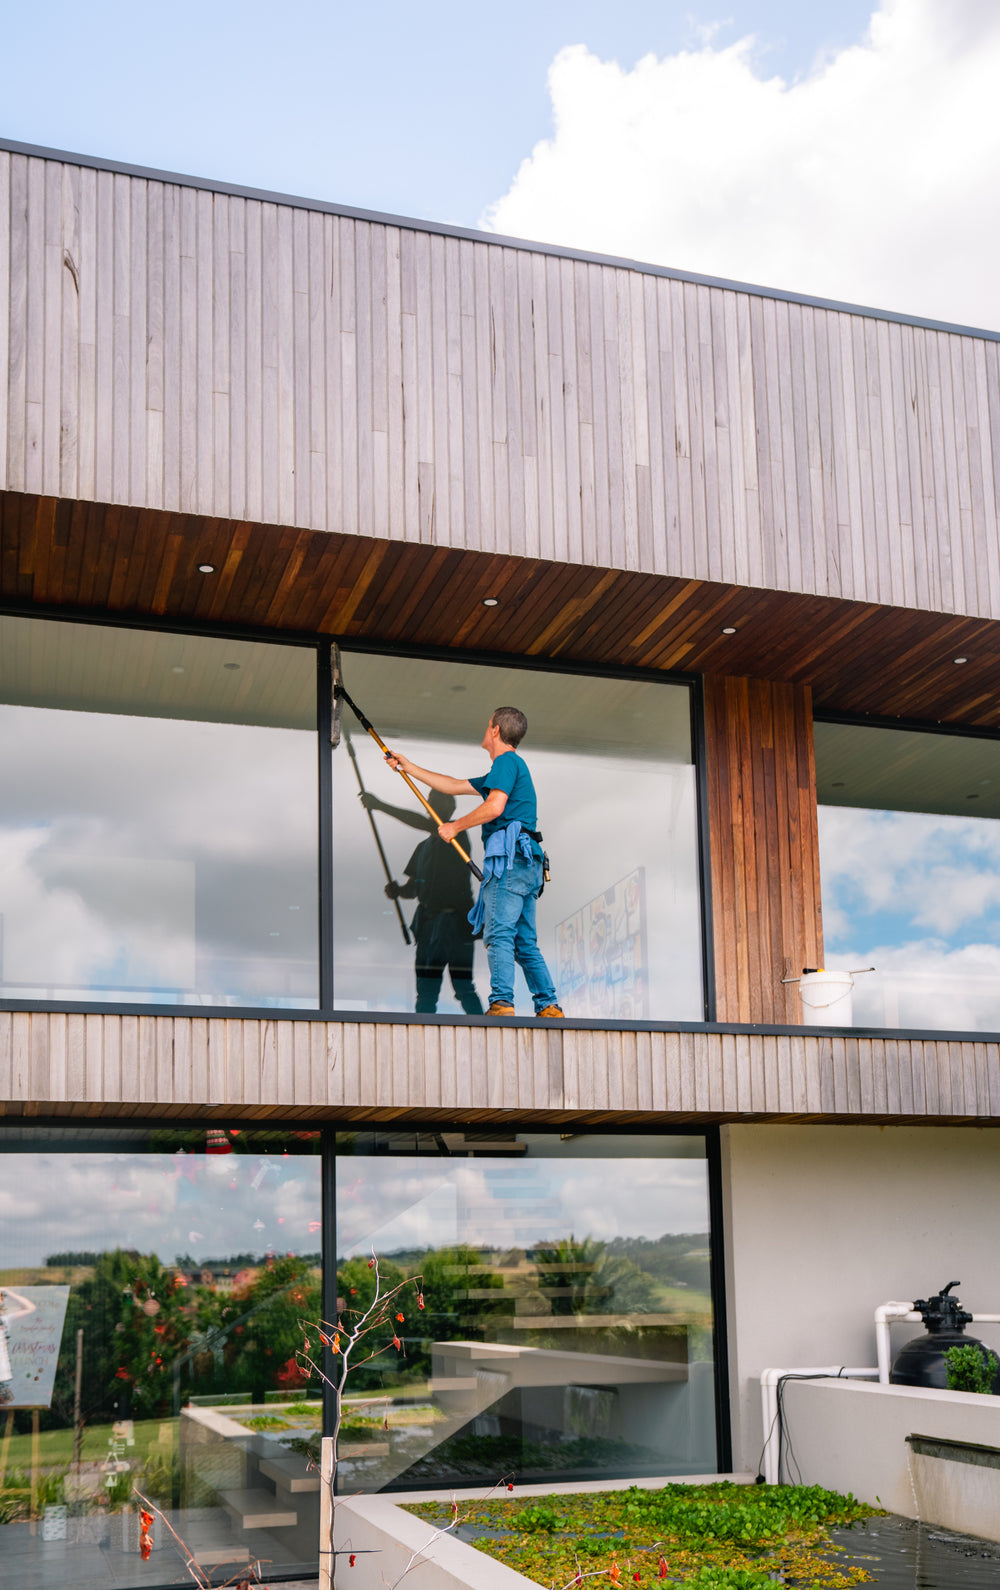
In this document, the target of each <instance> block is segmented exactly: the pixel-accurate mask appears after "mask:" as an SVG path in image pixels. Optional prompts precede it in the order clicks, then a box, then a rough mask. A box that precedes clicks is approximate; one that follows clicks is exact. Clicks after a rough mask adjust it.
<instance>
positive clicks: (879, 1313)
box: [875, 1303, 1000, 1386]
mask: <svg viewBox="0 0 1000 1590" xmlns="http://www.w3.org/2000/svg"><path fill="white" fill-rule="evenodd" d="M922 1318H923V1316H922V1315H921V1314H918V1313H916V1311H915V1310H914V1307H913V1304H912V1303H880V1304H879V1306H878V1308H877V1309H876V1310H875V1353H876V1357H877V1358H878V1378H879V1382H880V1384H881V1385H883V1386H887V1385H888V1384H889V1369H890V1365H891V1363H892V1348H891V1346H890V1342H889V1325H890V1323H891V1322H892V1321H893V1320H913V1321H917V1320H920V1319H922ZM972 1321H973V1324H975V1325H1000V1314H973V1316H972Z"/></svg>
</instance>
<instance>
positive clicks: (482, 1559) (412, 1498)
mask: <svg viewBox="0 0 1000 1590" xmlns="http://www.w3.org/2000/svg"><path fill="white" fill-rule="evenodd" d="M332 1446H333V1443H332V1441H330V1439H329V1438H327V1439H325V1440H324V1442H323V1481H324V1483H323V1490H322V1503H323V1507H322V1512H321V1516H320V1573H319V1590H387V1586H392V1585H395V1584H396V1582H397V1580H398V1579H399V1577H400V1575H401V1574H402V1573H403V1572H404V1570H406V1569H407V1565H408V1564H409V1563H410V1562H411V1561H412V1559H413V1558H414V1555H416V1556H417V1558H418V1559H419V1560H418V1561H417V1562H416V1563H415V1564H414V1566H413V1567H412V1568H410V1569H409V1571H408V1572H407V1574H406V1580H405V1584H406V1590H538V1586H537V1584H535V1582H534V1580H531V1579H526V1578H525V1577H524V1575H523V1574H520V1573H515V1572H514V1570H513V1569H512V1568H507V1567H506V1566H505V1565H504V1564H503V1563H499V1562H494V1560H493V1559H492V1558H491V1557H487V1556H486V1555H485V1554H484V1553H483V1552H481V1551H477V1550H476V1549H475V1547H474V1546H468V1545H466V1543H465V1541H464V1540H456V1539H454V1537H453V1536H451V1535H440V1534H438V1533H437V1532H436V1530H434V1529H433V1528H432V1527H431V1525H430V1524H427V1523H425V1522H424V1520H423V1519H420V1518H414V1516H413V1514H412V1513H407V1512H405V1511H404V1506H405V1504H408V1503H411V1502H429V1501H443V1502H445V1503H450V1502H451V1501H452V1500H453V1499H454V1500H457V1501H458V1503H459V1506H460V1507H461V1505H462V1503H463V1502H474V1501H480V1500H481V1499H482V1497H483V1495H484V1487H482V1486H474V1487H472V1488H470V1489H469V1490H463V1491H450V1490H449V1491H443V1490H434V1491H406V1492H396V1493H394V1494H393V1495H391V1496H387V1495H377V1496H343V1497H338V1499H337V1507H336V1527H335V1535H334V1548H335V1552H336V1558H335V1566H334V1567H333V1571H331V1568H332V1560H331V1559H332V1554H331V1552H330V1550H329V1548H328V1547H327V1549H325V1550H324V1546H325V1543H326V1542H328V1541H329V1539H330V1522H331V1520H330V1513H331V1509H330V1491H329V1475H330V1472H331V1466H332V1459H333V1452H332ZM752 1479H753V1476H752V1475H750V1474H690V1475H677V1474H672V1475H665V1476H662V1477H661V1476H657V1477H655V1478H646V1479H627V1480H591V1481H577V1482H576V1483H572V1482H569V1483H566V1484H551V1485H519V1486H518V1487H517V1492H516V1494H517V1496H519V1497H523V1496H545V1497H549V1496H572V1495H580V1494H581V1493H585V1492H595V1491H623V1490H627V1489H628V1487H629V1486H630V1485H639V1486H641V1487H642V1489H643V1490H650V1491H651V1490H658V1489H659V1488H660V1486H662V1485H676V1484H687V1485H708V1484H712V1483H714V1482H716V1481H719V1480H730V1481H732V1482H734V1483H735V1484H738V1485H749V1484H751V1483H752ZM351 1553H353V1554H354V1559H355V1560H354V1567H353V1568H352V1567H351V1566H350V1554H351Z"/></svg>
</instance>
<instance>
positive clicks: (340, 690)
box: [334, 684, 483, 883]
mask: <svg viewBox="0 0 1000 1590" xmlns="http://www.w3.org/2000/svg"><path fill="white" fill-rule="evenodd" d="M334 688H335V693H336V694H337V695H338V696H340V697H341V698H342V699H343V700H344V701H346V702H347V705H348V706H349V707H350V709H351V711H352V712H353V713H354V716H355V717H356V718H357V720H358V722H359V723H360V725H361V727H362V728H363V729H365V730H367V732H368V733H369V734H370V735H371V737H372V739H373V740H374V741H375V744H376V745H377V746H378V748H379V750H380V751H381V752H382V755H383V756H385V757H390V756H392V754H393V753H392V752H391V751H390V750H389V747H388V746H387V745H386V743H385V741H384V740H383V739H382V736H381V735H380V734H379V733H378V731H377V730H376V729H373V728H372V726H371V724H370V723H369V721H368V719H367V718H366V717H365V715H364V713H363V712H362V710H361V708H360V707H359V706H358V705H357V704H356V702H354V701H352V700H351V698H350V696H349V695H348V694H347V691H346V690H345V689H344V687H343V685H341V684H338V685H336V686H335V687H334ZM395 771H396V772H397V773H398V774H399V776H400V778H401V779H403V781H404V782H405V783H406V784H407V785H408V786H409V788H410V789H411V790H412V792H413V794H414V795H415V796H416V797H417V800H418V801H419V802H420V804H421V806H422V807H423V808H424V811H425V812H427V813H428V814H429V815H430V816H431V817H433V819H434V823H435V826H439V825H440V822H441V819H440V817H439V816H438V814H437V812H436V811H435V810H434V808H433V806H432V805H431V803H430V801H429V800H427V799H425V797H424V796H423V795H421V793H420V791H419V790H418V788H417V786H416V784H414V782H413V780H412V778H411V777H410V775H409V773H404V772H403V769H402V768H401V767H397V768H396V769H395ZM451 846H452V849H453V850H457V851H458V853H459V855H460V856H461V858H462V860H463V861H464V862H465V864H466V865H467V867H468V868H469V871H470V872H471V873H472V875H473V877H474V878H478V879H479V882H480V883H482V881H483V875H482V873H481V872H480V870H479V868H478V867H477V866H476V863H475V862H474V861H473V859H472V857H471V856H470V855H469V853H468V851H466V850H463V849H462V846H461V845H460V844H459V842H458V840H457V839H453V840H452V841H451Z"/></svg>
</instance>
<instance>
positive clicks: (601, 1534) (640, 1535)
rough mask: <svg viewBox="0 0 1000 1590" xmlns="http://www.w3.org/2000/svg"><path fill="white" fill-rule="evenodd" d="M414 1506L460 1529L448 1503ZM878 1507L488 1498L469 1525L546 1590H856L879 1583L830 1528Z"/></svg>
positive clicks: (748, 1489)
mask: <svg viewBox="0 0 1000 1590" xmlns="http://www.w3.org/2000/svg"><path fill="white" fill-rule="evenodd" d="M406 1510H407V1512H411V1513H416V1514H417V1515H418V1516H419V1517H420V1518H423V1519H426V1520H427V1521H429V1522H430V1523H433V1524H438V1525H442V1526H447V1525H448V1524H449V1523H450V1521H451V1507H450V1505H449V1504H447V1503H440V1502H417V1503H414V1504H412V1505H411V1506H409V1507H408V1508H407V1509H406ZM875 1511H876V1509H875V1508H871V1507H866V1506H864V1505H863V1504H862V1503H860V1502H856V1501H855V1500H854V1498H853V1497H851V1496H838V1495H836V1494H835V1493H834V1492H832V1491H824V1490H821V1489H820V1487H819V1486H808V1487H807V1486H795V1485H782V1486H775V1485H766V1486H765V1485H752V1486H745V1485H729V1484H720V1485H667V1486H665V1487H664V1488H663V1489H662V1490H655V1491H646V1490H640V1489H639V1488H638V1487H637V1486H632V1487H630V1488H629V1489H628V1490H624V1491H603V1492H599V1493H596V1494H593V1495H571V1496H552V1497H524V1498H522V1499H520V1500H518V1499H517V1498H513V1499H511V1500H510V1501H490V1502H478V1503H471V1504H466V1505H464V1506H463V1507H462V1509H461V1513H460V1517H461V1520H462V1524H463V1525H466V1524H468V1525H472V1526H473V1528H474V1530H476V1529H485V1530H487V1531H489V1534H488V1535H484V1536H481V1537H480V1538H478V1539H477V1538H472V1541H471V1543H472V1544H473V1545H475V1546H477V1547H478V1549H479V1550H481V1551H483V1552H486V1553H487V1555H489V1556H491V1557H495V1558H497V1559H498V1560H499V1561H500V1562H504V1563H506V1564H507V1566H508V1567H510V1568H513V1569H515V1570H516V1571H517V1572H519V1573H522V1574H524V1575H526V1577H527V1578H529V1579H532V1580H534V1581H535V1582H536V1583H537V1584H541V1585H565V1584H568V1583H570V1582H571V1581H573V1580H574V1578H575V1575H576V1574H577V1573H578V1572H581V1571H582V1573H583V1574H585V1575H594V1576H596V1577H595V1582H597V1579H600V1580H601V1581H602V1582H604V1581H606V1580H608V1579H610V1580H611V1581H612V1582H613V1583H616V1584H621V1585H623V1586H624V1585H626V1584H628V1585H629V1586H631V1585H632V1584H633V1583H637V1584H648V1585H652V1584H653V1583H654V1582H657V1581H662V1580H664V1579H667V1580H668V1581H669V1582H670V1583H672V1584H678V1583H679V1584H680V1585H681V1586H683V1585H685V1584H689V1583H690V1584H692V1585H697V1586H698V1590H713V1587H714V1590H723V1587H729V1590H737V1587H738V1590H769V1587H770V1586H771V1585H773V1584H774V1583H775V1582H776V1580H779V1579H780V1582H781V1583H783V1584H784V1583H789V1582H790V1583H794V1584H799V1585H809V1586H812V1587H814V1590H846V1587H847V1586H850V1585H854V1584H857V1583H858V1582H859V1580H861V1579H865V1578H867V1577H868V1576H867V1575H866V1574H865V1573H864V1572H863V1571H862V1570H861V1569H860V1568H841V1567H840V1566H839V1565H838V1564H837V1562H836V1549H837V1548H834V1547H832V1545H831V1542H830V1537H829V1534H828V1533H827V1528H828V1526H829V1525H831V1524H845V1523H853V1522H854V1521H855V1520H856V1519H859V1518H867V1517H869V1516H870V1515H871V1514H872V1513H874V1512H875ZM819 1553H822V1555H819ZM616 1567H617V1572H616V1571H615V1570H616Z"/></svg>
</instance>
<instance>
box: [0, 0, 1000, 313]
mask: <svg viewBox="0 0 1000 1590" xmlns="http://www.w3.org/2000/svg"><path fill="white" fill-rule="evenodd" d="M3 48H4V68H5V70H4V99H3V116H2V118H0V130H2V132H3V133H4V134H6V136H7V137H9V138H13V139H18V140H21V141H24V142H29V143H36V144H41V145H47V146H49V147H54V148H63V149H68V150H74V151H77V152H82V153H88V154H93V155H97V156H103V157H108V158H114V159H119V160H124V161H127V162H130V163H133V164H138V165H148V166H152V167H156V168H159V169H165V170H175V171H180V172H186V173H189V174H193V175H198V176H205V177H208V178H211V179H216V180H219V181H223V182H231V183H240V184H245V185H248V186H251V187H258V188H269V189H272V190H275V191H278V192H285V193H297V194H299V195H303V196H306V197H310V198H316V199H324V200H329V201H332V202H334V203H340V204H345V205H353V206H357V207H360V208H364V209H372V210H377V211H388V212H391V213H396V214H399V215H412V216H417V217H425V218H428V219H432V220H438V221H441V222H444V223H447V224H456V225H464V226H481V227H486V228H491V229H493V230H495V231H496V232H499V233H501V234H507V235H511V236H515V237H522V238H530V239H536V240H539V241H544V242H550V243H555V244H559V245H562V246H566V247H570V248H581V249H590V250H595V251H597V252H600V253H607V254H613V255H622V256H625V257H626V258H632V259H639V260H645V261H649V262H650V263H654V264H661V265H667V266H672V267H674V268H676V269H679V270H688V271H697V272H701V273H704V274H706V275H709V276H716V277H727V278H731V279H734V280H736V281H741V282H751V283H753V282H757V283H761V284H763V285H766V286H770V287H779V288H785V289H787V290H789V291H792V292H800V293H808V294H812V295H815V296H817V297H820V298H828V299H835V300H841V301H844V302H848V303H852V304H861V305H864V304H869V305H873V306H876V307H879V308H887V309H895V310H898V311H900V312H902V313H904V314H913V315H919V316H926V317H929V318H931V319H935V320H943V321H950V322H954V323H957V324H959V325H964V326H972V327H976V326H979V327H986V328H987V329H1000V287H998V273H997V271H996V268H995V265H994V261H995V260H996V258H997V257H998V254H1000V206H998V205H997V203H996V192H997V183H998V178H1000V117H997V116H996V114H995V101H996V83H997V81H998V80H1000V5H998V4H997V0H874V3H873V0H825V3H823V0H820V3H815V4H813V5H811V6H804V5H801V4H794V5H793V4H792V3H790V0H726V3H725V4H722V3H719V4H716V3H715V0H670V3H662V4H658V5H657V4H654V3H652V0H645V3H635V0H634V3H624V4H619V5H618V6H617V7H611V6H609V5H607V4H601V5H598V4H597V3H596V0H580V3H578V4H575V5H570V4H568V3H566V0H549V3H544V0H542V3H538V0H535V3H533V4H530V5H529V4H527V3H525V0H509V3H508V4H507V5H505V6H503V7H491V8H487V7H485V6H478V7H472V6H468V5H459V4H457V3H455V0H437V3H434V0H432V3H431V4H429V5H428V4H425V5H423V6H421V7H416V6H405V7H404V6H403V5H402V4H399V3H398V0H389V3H387V4H384V5H382V6H381V7H378V8H376V7H371V6H369V7H363V6H353V7H346V6H323V5H321V4H319V3H316V0H292V3H290V4H288V5H286V6H285V7H284V8H282V9H279V8H277V7H273V6H268V7H265V6H264V5H263V4H262V3H261V0H246V3H244V4H242V5H239V6H237V5H235V4H233V3H231V0H216V3H213V0H207V3H202V4H198V5H196V4H194V3H193V0H180V3H179V4H177V5H175V6H174V7H173V8H172V9H171V10H170V11H169V12H164V11H162V10H160V11H157V10H155V9H154V8H152V7H148V6H146V7H143V6H135V5H126V4H124V3H122V0H103V3H102V0H97V3H96V4H95V5H93V6H91V7H89V8H85V7H78V6H70V5H69V4H68V3H64V0H36V3H35V4H34V5H32V6H19V7H16V8H15V7H14V6H13V4H11V0H8V5H7V15H6V16H5V18H4V33H3Z"/></svg>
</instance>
